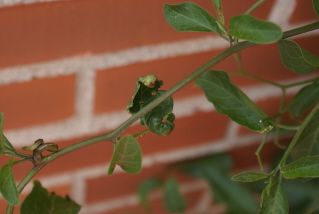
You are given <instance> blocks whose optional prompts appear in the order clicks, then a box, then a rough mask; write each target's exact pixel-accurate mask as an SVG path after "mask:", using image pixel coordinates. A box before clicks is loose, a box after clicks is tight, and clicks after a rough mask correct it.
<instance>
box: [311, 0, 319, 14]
mask: <svg viewBox="0 0 319 214" xmlns="http://www.w3.org/2000/svg"><path fill="white" fill-rule="evenodd" d="M312 5H313V9H314V10H315V13H316V15H317V17H318V18H319V1H318V0H312Z"/></svg>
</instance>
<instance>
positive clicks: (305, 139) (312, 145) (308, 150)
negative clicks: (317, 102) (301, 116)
mask: <svg viewBox="0 0 319 214" xmlns="http://www.w3.org/2000/svg"><path fill="white" fill-rule="evenodd" d="M291 155H292V157H293V158H294V159H295V160H298V159H300V158H303V157H306V156H314V155H319V112H317V113H315V114H314V115H313V117H312V118H311V120H310V121H309V123H308V124H307V126H306V127H305V129H304V130H303V132H302V133H301V136H300V137H299V138H298V141H297V142H296V145H295V146H294V148H293V150H292V152H291Z"/></svg>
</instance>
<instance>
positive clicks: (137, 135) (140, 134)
mask: <svg viewBox="0 0 319 214" xmlns="http://www.w3.org/2000/svg"><path fill="white" fill-rule="evenodd" d="M150 132H151V131H150V130H148V129H146V130H144V131H142V132H140V133H137V134H136V135H133V137H134V138H135V139H137V138H139V137H142V136H143V135H145V134H147V133H150Z"/></svg>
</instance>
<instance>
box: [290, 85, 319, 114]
mask: <svg viewBox="0 0 319 214" xmlns="http://www.w3.org/2000/svg"><path fill="white" fill-rule="evenodd" d="M318 100H319V82H314V83H313V84H310V85H307V86H305V87H303V88H302V89H300V91H299V92H298V93H297V94H296V96H295V97H294V98H293V100H292V101H291V102H292V105H291V106H290V110H291V112H292V114H293V115H295V116H297V117H301V116H302V115H303V114H304V113H305V111H306V110H307V109H309V108H310V107H311V106H313V105H314V104H315V103H316V102H317V101H318Z"/></svg>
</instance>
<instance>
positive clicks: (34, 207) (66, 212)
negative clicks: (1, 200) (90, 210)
mask: <svg viewBox="0 0 319 214" xmlns="http://www.w3.org/2000/svg"><path fill="white" fill-rule="evenodd" d="M80 209H81V206H80V205H78V204H77V203H75V202H74V201H72V200H71V199H70V198H68V197H66V198H63V197H61V196H58V195H55V194H54V193H51V194H49V192H48V190H47V189H45V188H43V187H42V186H41V183H40V182H39V181H34V183H33V188H32V191H31V193H30V194H29V195H28V196H27V197H26V198H25V200H24V201H23V203H22V205H21V208H20V212H21V214H77V213H78V212H79V211H80Z"/></svg>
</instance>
